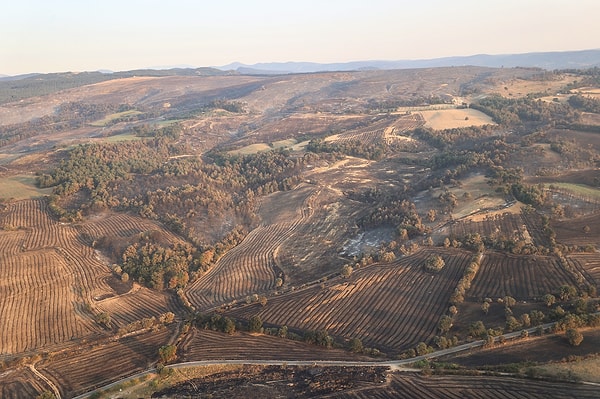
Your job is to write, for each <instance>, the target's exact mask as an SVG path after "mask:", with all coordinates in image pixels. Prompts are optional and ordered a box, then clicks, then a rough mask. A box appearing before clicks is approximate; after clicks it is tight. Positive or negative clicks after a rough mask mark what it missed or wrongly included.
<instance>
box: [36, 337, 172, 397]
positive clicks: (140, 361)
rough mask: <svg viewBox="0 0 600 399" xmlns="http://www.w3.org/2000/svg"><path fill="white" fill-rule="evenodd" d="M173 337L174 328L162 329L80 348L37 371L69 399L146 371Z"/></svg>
mask: <svg viewBox="0 0 600 399" xmlns="http://www.w3.org/2000/svg"><path fill="white" fill-rule="evenodd" d="M173 334H174V328H172V327H162V328H159V329H158V330H155V331H150V332H146V333H142V334H137V335H133V336H127V337H124V338H120V339H117V340H113V341H110V342H101V343H100V344H99V345H93V346H89V345H81V346H79V347H77V348H76V349H74V350H73V351H69V352H65V353H61V354H57V355H55V356H53V357H52V358H50V359H48V360H43V361H41V362H40V363H38V364H37V365H36V368H37V369H38V370H39V371H40V372H41V373H42V374H44V376H46V377H47V378H48V379H49V380H50V381H52V382H53V383H54V384H55V386H58V387H60V394H61V396H62V397H67V398H71V397H74V396H76V395H79V394H82V393H85V392H91V391H93V390H94V389H96V388H97V387H100V386H104V385H106V384H108V383H110V382H113V381H116V380H118V379H120V378H123V377H127V376H129V375H133V374H135V373H136V372H139V371H142V370H146V369H147V368H149V367H150V366H151V365H153V364H154V363H155V362H156V361H157V360H158V348H160V347H161V346H163V345H166V344H168V343H169V340H170V339H171V337H172V335H173ZM82 364H83V365H85V367H82Z"/></svg>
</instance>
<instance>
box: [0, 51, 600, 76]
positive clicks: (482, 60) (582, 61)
mask: <svg viewBox="0 0 600 399" xmlns="http://www.w3.org/2000/svg"><path fill="white" fill-rule="evenodd" d="M466 65H471V66H482V67H491V68H502V67H506V68H513V67H525V68H532V67H533V68H542V69H546V70H554V69H581V68H591V67H600V49H594V50H580V51H554V52H544V53H524V54H501V55H489V54H478V55H470V56H459V57H444V58H432V59H424V60H399V61H378V60H373V61H354V62H342V63H331V64H320V63H316V62H267V63H258V64H253V65H246V64H242V63H239V62H234V63H231V64H228V65H223V66H218V67H200V68H194V67H191V66H190V67H188V66H187V65H177V66H164V67H155V68H147V69H138V70H132V71H121V72H113V71H110V70H98V71H95V72H86V73H87V74H101V75H112V78H116V77H128V76H172V75H183V76H193V75H204V76H207V75H222V74H226V73H232V72H235V73H239V74H244V75H264V74H287V73H312V72H325V71H361V70H382V69H383V70H385V69H412V68H436V67H451V66H466ZM65 74H72V73H71V72H65V73H56V74H45V75H46V76H61V75H65ZM39 75H42V74H38V73H29V74H25V75H17V76H7V75H2V74H0V82H1V81H11V80H22V79H27V78H33V77H36V76H39ZM100 80H102V79H100Z"/></svg>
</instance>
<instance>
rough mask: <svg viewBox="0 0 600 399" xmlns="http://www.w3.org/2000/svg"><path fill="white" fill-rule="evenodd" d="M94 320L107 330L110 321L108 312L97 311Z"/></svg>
mask: <svg viewBox="0 0 600 399" xmlns="http://www.w3.org/2000/svg"><path fill="white" fill-rule="evenodd" d="M96 322H97V323H98V324H100V325H102V326H103V327H104V328H106V329H107V330H108V329H110V323H111V320H110V313H108V312H102V313H98V314H97V315H96Z"/></svg>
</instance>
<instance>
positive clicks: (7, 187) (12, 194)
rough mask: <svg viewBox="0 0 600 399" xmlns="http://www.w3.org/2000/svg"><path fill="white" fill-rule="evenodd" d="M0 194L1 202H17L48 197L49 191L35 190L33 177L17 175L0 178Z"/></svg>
mask: <svg viewBox="0 0 600 399" xmlns="http://www.w3.org/2000/svg"><path fill="white" fill-rule="evenodd" d="M0 193H1V194H0V195H2V198H1V199H3V200H13V201H18V200H23V199H30V198H35V197H41V196H44V195H48V194H50V193H51V190H50V189H47V188H46V189H39V188H37V187H36V186H35V178H34V177H33V176H28V175H17V176H12V177H8V178H0Z"/></svg>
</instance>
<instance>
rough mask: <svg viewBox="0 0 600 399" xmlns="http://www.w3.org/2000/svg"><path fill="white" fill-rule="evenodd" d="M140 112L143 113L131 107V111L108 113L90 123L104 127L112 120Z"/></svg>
mask: <svg viewBox="0 0 600 399" xmlns="http://www.w3.org/2000/svg"><path fill="white" fill-rule="evenodd" d="M139 114H141V112H140V111H136V110H134V109H131V110H129V111H123V112H116V113H114V114H110V115H107V116H106V117H105V118H104V119H100V120H97V121H94V122H92V123H90V125H92V126H95V127H104V126H108V125H109V124H110V123H111V122H112V121H114V120H116V119H119V118H124V117H127V116H133V115H139Z"/></svg>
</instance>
